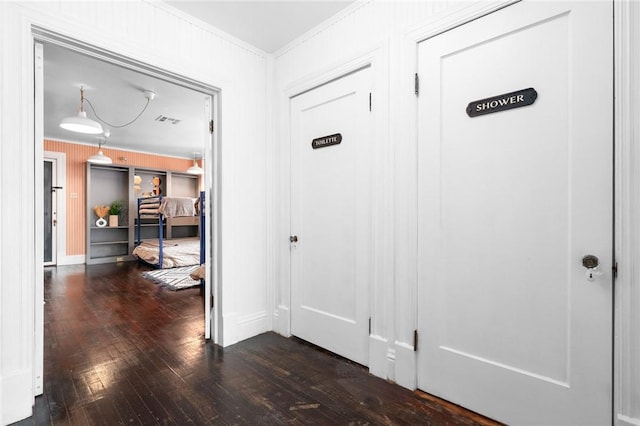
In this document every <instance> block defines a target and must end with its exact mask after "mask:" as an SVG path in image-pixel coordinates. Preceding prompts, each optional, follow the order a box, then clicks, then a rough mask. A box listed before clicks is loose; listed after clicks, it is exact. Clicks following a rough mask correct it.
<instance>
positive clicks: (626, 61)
mask: <svg viewBox="0 0 640 426" xmlns="http://www.w3.org/2000/svg"><path fill="white" fill-rule="evenodd" d="M613 8H614V9H613V10H614V13H613V15H614V23H613V25H614V43H613V44H614V57H615V62H614V92H615V99H614V133H615V138H614V149H615V151H614V155H615V158H614V161H615V163H614V185H615V188H614V200H615V201H614V209H615V217H614V228H615V229H614V239H615V245H614V251H615V261H617V262H618V264H619V265H618V277H617V279H616V280H615V288H614V316H615V317H614V326H615V330H614V331H615V332H614V336H615V337H614V346H613V352H614V375H613V392H614V410H613V413H614V418H613V419H612V421H613V424H615V425H619V426H638V425H640V398H634V397H633V396H634V395H635V396H638V395H640V374H639V373H640V371H639V370H638V362H639V361H638V359H639V358H640V357H639V355H640V324H638V322H637V321H636V320H634V318H638V313H639V312H640V279H639V275H638V271H640V260H639V259H640V257H639V255H640V222H638V217H640V149H638V143H640V119H638V117H640V98H639V97H638V95H637V88H638V87H639V85H640V4H638V3H637V2H627V1H615V2H614V4H613ZM634 372H635V375H634Z"/></svg>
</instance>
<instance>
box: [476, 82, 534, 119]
mask: <svg viewBox="0 0 640 426" xmlns="http://www.w3.org/2000/svg"><path fill="white" fill-rule="evenodd" d="M537 97H538V92H536V91H535V89H533V88H528V89H524V90H518V91H517V92H511V93H505V94H504V95H499V96H494V97H491V98H486V99H481V100H479V101H474V102H471V103H470V104H469V105H467V115H468V116H469V117H477V116H479V115H485V114H492V113H494V112H500V111H506V110H508V109H514V108H520V107H523V106H528V105H531V104H533V103H534V102H535V101H536V98H537Z"/></svg>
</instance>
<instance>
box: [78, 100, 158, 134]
mask: <svg viewBox="0 0 640 426" xmlns="http://www.w3.org/2000/svg"><path fill="white" fill-rule="evenodd" d="M84 100H85V101H87V103H88V104H89V106H90V107H91V111H93V115H95V116H96V118H97V119H98V120H100V121H102V122H103V123H104V124H106V125H107V126H110V127H114V128H116V129H121V128H123V127H126V126H128V125H129V124H133V123H134V122H135V121H136V120H137V119H138V118H140V116H141V115H142V114H143V113H144V112H145V111H146V110H147V107H148V106H149V102H151V99H149V98H147V103H146V104H145V106H144V108H142V111H140V113H139V114H138V115H136V117H135V118H134V119H133V120H131V121H130V122H128V123H125V124H122V125H120V126H118V125H116V124H111V123H109V122H108V121H106V120H103V119H102V118H100V116H99V115H98V113H97V112H96V110H95V108H94V107H93V105H92V104H91V101H90V100H89V99H87V98H86V96H85V97H84Z"/></svg>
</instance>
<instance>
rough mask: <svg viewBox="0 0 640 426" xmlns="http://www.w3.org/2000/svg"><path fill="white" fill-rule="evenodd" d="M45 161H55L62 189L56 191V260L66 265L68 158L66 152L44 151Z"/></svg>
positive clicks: (58, 263) (59, 263) (57, 262)
mask: <svg viewBox="0 0 640 426" xmlns="http://www.w3.org/2000/svg"><path fill="white" fill-rule="evenodd" d="M43 160H45V161H46V160H50V161H54V162H55V163H54V164H55V165H56V166H55V168H54V170H55V173H56V176H55V182H56V186H60V187H62V188H61V189H56V191H55V199H56V219H57V225H56V227H55V229H54V232H55V234H56V245H55V246H54V248H55V251H56V252H55V259H56V264H57V265H65V264H67V263H68V262H67V261H66V253H67V203H66V194H67V192H66V189H67V156H66V154H65V153H64V152H53V151H44V152H43Z"/></svg>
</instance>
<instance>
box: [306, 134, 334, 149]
mask: <svg viewBox="0 0 640 426" xmlns="http://www.w3.org/2000/svg"><path fill="white" fill-rule="evenodd" d="M307 140H308V139H307ZM340 142H342V135H341V134H340V133H336V134H335V135H329V136H323V137H321V138H317V139H314V140H312V141H311V148H313V149H318V148H326V147H328V146H331V145H338V144H340Z"/></svg>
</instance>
